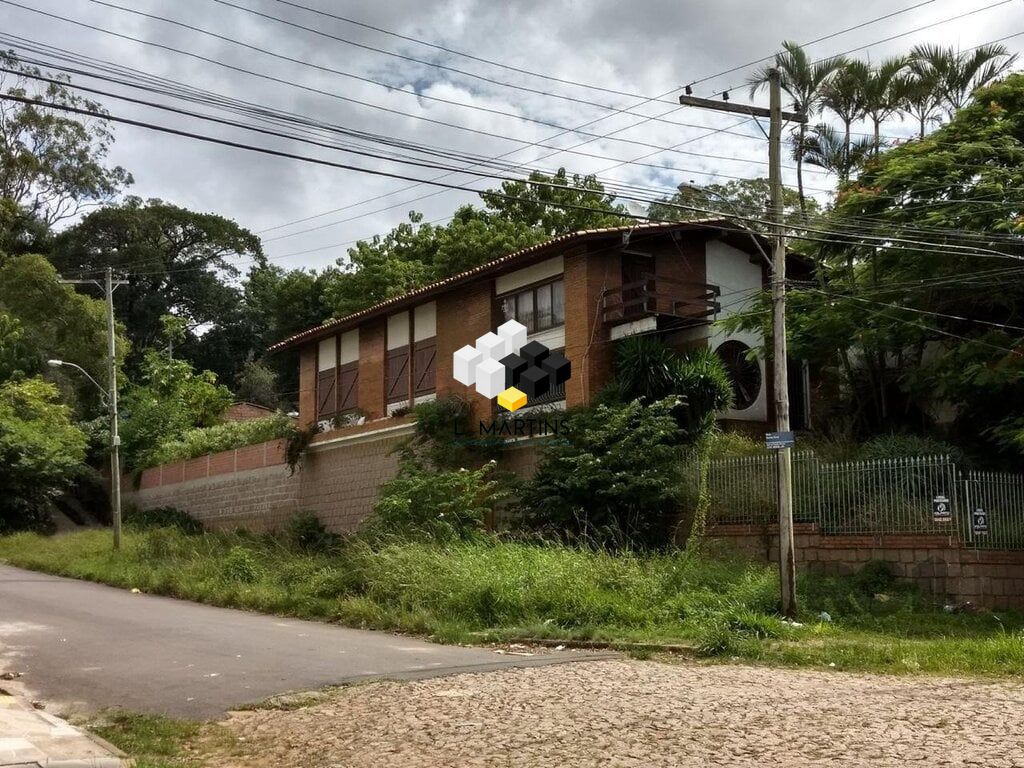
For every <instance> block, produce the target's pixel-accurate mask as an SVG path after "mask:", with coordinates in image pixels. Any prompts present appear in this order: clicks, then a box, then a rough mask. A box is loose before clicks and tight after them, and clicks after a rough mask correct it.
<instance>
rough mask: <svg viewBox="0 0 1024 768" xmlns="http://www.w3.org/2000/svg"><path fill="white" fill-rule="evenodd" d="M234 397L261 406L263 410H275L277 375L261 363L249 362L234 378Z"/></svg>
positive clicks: (277, 403) (278, 401) (276, 404)
mask: <svg viewBox="0 0 1024 768" xmlns="http://www.w3.org/2000/svg"><path fill="white" fill-rule="evenodd" d="M235 395H236V396H237V397H238V399H239V400H244V401H245V402H247V403H255V404H256V405H262V406H263V407H264V408H277V407H278V406H279V405H280V398H278V396H277V374H276V373H275V372H274V370H273V369H272V368H270V367H269V366H267V365H264V364H263V363H258V362H255V361H249V362H247V363H245V364H244V365H243V366H242V370H241V372H240V373H239V374H238V376H237V377H236V378H235Z"/></svg>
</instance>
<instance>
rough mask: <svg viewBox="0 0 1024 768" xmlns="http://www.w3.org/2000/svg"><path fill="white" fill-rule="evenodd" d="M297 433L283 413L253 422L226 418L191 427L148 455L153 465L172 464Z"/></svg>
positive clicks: (253, 420)
mask: <svg viewBox="0 0 1024 768" xmlns="http://www.w3.org/2000/svg"><path fill="white" fill-rule="evenodd" d="M295 432H296V429H295V426H294V425H293V424H292V420H291V419H290V418H288V416H286V415H285V414H283V413H275V414H273V415H272V416H266V417H264V418H262V419H251V420H249V421H226V422H224V423H222V424H214V425H213V426H210V427H197V428H195V429H190V430H187V431H186V432H184V433H182V434H180V435H178V436H177V437H174V438H171V439H168V440H164V441H163V442H161V443H160V444H159V445H158V446H157V447H156V448H154V449H153V450H152V451H150V452H149V453H148V454H147V460H148V461H149V462H151V464H150V466H155V465H156V464H169V463H170V462H172V461H180V460H182V459H194V458H196V457H197V456H205V455H206V454H208V453H219V452H220V451H230V450H231V449H232V448H242V447H243V446H246V445H255V444H257V443H265V442H267V441H268V440H278V439H280V438H288V437H291V436H292V435H293V434H294V433H295Z"/></svg>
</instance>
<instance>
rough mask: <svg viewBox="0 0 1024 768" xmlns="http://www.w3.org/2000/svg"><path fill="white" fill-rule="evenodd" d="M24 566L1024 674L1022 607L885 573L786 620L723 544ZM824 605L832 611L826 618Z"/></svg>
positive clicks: (156, 541) (797, 661)
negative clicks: (921, 590) (945, 602)
mask: <svg viewBox="0 0 1024 768" xmlns="http://www.w3.org/2000/svg"><path fill="white" fill-rule="evenodd" d="M0 559H3V560H5V561H7V562H9V563H11V564H12V565H17V566H21V567H25V568H32V569H36V570H41V571H46V572H50V573H56V574H61V575H65V576H72V577H76V578H83V579H89V580H92V581H98V582H103V583H107V584H112V585H115V586H120V587H126V588H137V589H139V590H141V591H143V592H149V593H154V594H162V595H171V596H175V597H181V598H185V599H189V600H196V601H199V602H204V603H210V604H214V605H224V606H231V607H236V608H245V609H250V610H255V611H261V612H265V613H273V614H279V615H286V616H295V617H300V618H306V619H317V620H326V621H335V622H339V623H343V624H347V625H350V626H357V627H366V628H372V629H387V630H397V631H402V632H409V633H414V634H419V635H426V636H429V637H431V638H433V639H435V640H438V641H442V642H476V643H481V642H490V641H501V640H507V639H510V638H519V637H537V638H550V639H564V640H604V641H613V642H638V643H683V644H690V645H692V646H694V647H695V648H696V649H697V651H698V652H699V653H701V654H702V655H704V656H707V657H710V658H718V659H726V660H728V659H743V660H752V661H760V662H766V663H778V664H787V665H803V666H823V667H834V668H837V669H847V670H871V671H886V672H897V673H912V672H929V673H948V674H993V675H1002V674H1021V673H1024V616H1022V615H1021V614H1017V613H988V612H985V613H977V614H949V613H945V612H944V611H943V610H942V608H941V606H936V605H934V604H932V603H931V602H930V601H928V600H926V599H925V598H923V597H922V596H920V595H918V594H917V593H915V592H913V591H909V590H907V589H906V588H902V587H900V585H898V584H896V583H895V582H894V581H892V580H891V579H890V578H888V577H887V575H886V573H885V571H884V569H881V568H869V569H867V570H866V571H865V572H864V573H863V574H862V575H858V576H854V577H847V578H824V577H812V576H806V577H803V578H802V579H801V582H800V591H801V606H802V615H801V617H800V619H801V626H792V625H790V624H788V623H785V622H783V621H781V620H780V619H779V618H778V617H777V616H775V615H774V611H775V607H776V595H777V579H776V572H775V569H774V567H771V566H767V565H764V564H761V563H754V562H750V561H746V560H743V559H738V558H736V557H730V556H727V555H725V554H722V553H716V552H714V551H708V552H705V553H703V554H700V555H688V554H687V553H683V552H674V553H667V554H648V555H639V554H632V553H620V554H611V553H608V552H602V551H592V550H588V549H576V548H569V547H564V546H557V545H538V544H526V543H516V542H503V541H498V540H494V539H483V540H480V541H474V542H466V543H455V544H446V545H440V544H429V543H413V542H406V541H398V540H396V541H393V542H390V543H381V544H378V545H375V546H373V547H371V546H370V545H368V544H367V543H366V542H363V541H360V540H358V539H355V540H350V541H348V542H345V543H344V544H343V545H342V546H340V547H339V548H336V549H334V550H333V551H331V552H330V553H324V554H310V553H303V552H298V551H293V550H291V549H289V548H287V547H285V546H283V545H282V544H281V543H280V542H279V540H278V539H275V538H274V537H271V536H254V535H246V534H237V533H236V534H229V533H208V534H202V535H189V534H187V533H184V532H182V531H180V530H177V529H174V528H157V529H151V530H142V531H129V532H127V533H126V535H125V538H124V549H123V551H122V552H121V553H120V554H115V553H114V552H112V551H111V549H110V537H109V533H108V532H105V531H87V532H83V533H75V534H70V535H65V536H59V537H52V538H46V537H42V536H38V535H35V534H18V535H14V536H8V537H3V538H0ZM822 612H827V613H828V614H829V615H830V620H823V619H822V618H821V613H822Z"/></svg>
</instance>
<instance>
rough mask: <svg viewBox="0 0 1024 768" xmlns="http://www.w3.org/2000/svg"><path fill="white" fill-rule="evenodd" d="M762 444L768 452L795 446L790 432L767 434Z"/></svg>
mask: <svg viewBox="0 0 1024 768" xmlns="http://www.w3.org/2000/svg"><path fill="white" fill-rule="evenodd" d="M764 444H765V447H766V448H768V450H770V451H777V450H779V449H780V448H792V447H793V446H794V445H796V438H795V437H794V436H793V433H792V432H767V433H766V434H765V436H764Z"/></svg>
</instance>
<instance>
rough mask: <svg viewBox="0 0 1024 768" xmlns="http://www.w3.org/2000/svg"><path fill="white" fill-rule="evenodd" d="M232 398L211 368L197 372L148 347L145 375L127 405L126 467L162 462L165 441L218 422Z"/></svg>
mask: <svg viewBox="0 0 1024 768" xmlns="http://www.w3.org/2000/svg"><path fill="white" fill-rule="evenodd" d="M232 399H233V398H232V396H231V392H230V391H229V390H228V389H227V387H223V386H221V385H219V384H217V377H216V376H215V375H214V374H213V373H211V372H210V371H203V372H202V373H196V372H195V371H193V370H192V366H191V365H189V363H187V362H186V361H184V360H173V359H169V358H167V357H166V356H164V355H163V354H161V353H160V352H157V351H156V350H148V351H147V352H146V354H145V357H144V361H143V364H142V373H141V377H140V380H139V381H138V382H137V383H134V384H132V385H131V386H130V387H129V388H128V391H127V392H126V393H125V396H124V398H123V400H122V404H121V407H122V410H123V412H124V424H123V427H122V430H121V440H122V444H123V446H124V455H125V462H126V466H127V467H129V468H131V469H135V468H138V467H147V466H154V465H155V464H159V463H160V454H159V451H160V450H161V447H162V446H163V445H164V444H165V443H168V442H169V441H172V440H181V439H182V438H183V437H184V436H185V434H186V433H187V432H189V430H193V429H195V428H197V427H211V426H213V425H214V424H216V423H217V420H218V419H219V417H220V416H221V414H222V413H224V411H225V409H226V408H227V407H228V406H229V405H231V401H232ZM197 439H199V440H201V439H202V438H197Z"/></svg>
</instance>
